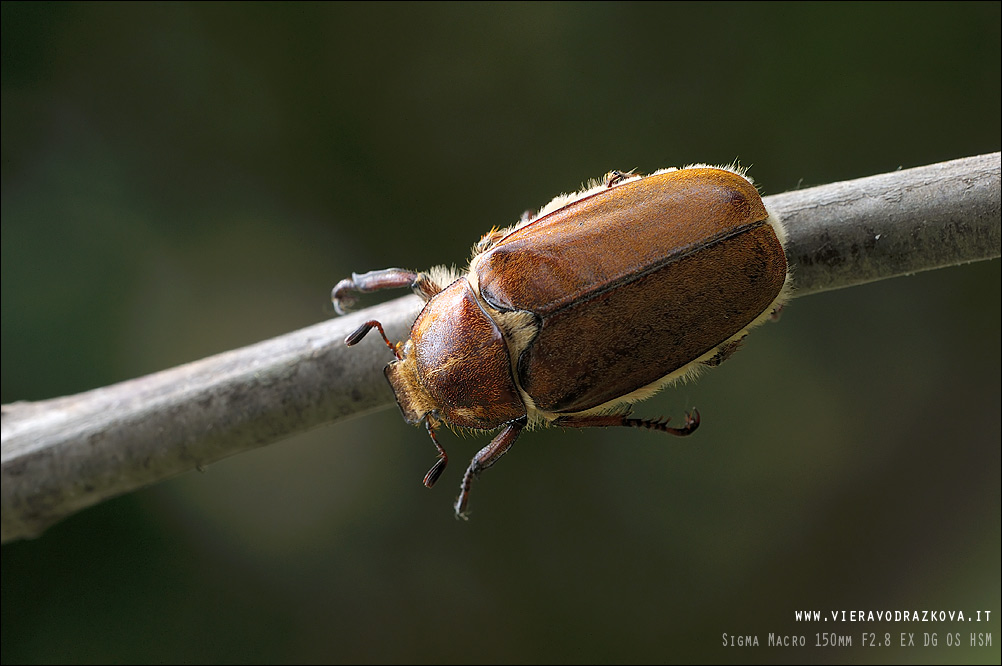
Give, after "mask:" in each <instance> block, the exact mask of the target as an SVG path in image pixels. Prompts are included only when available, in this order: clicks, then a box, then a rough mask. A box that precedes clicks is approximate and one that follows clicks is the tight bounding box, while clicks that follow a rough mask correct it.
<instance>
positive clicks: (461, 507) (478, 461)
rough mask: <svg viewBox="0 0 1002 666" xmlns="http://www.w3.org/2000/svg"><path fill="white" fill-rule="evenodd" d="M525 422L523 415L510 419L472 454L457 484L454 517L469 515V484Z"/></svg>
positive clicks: (507, 446)
mask: <svg viewBox="0 0 1002 666" xmlns="http://www.w3.org/2000/svg"><path fill="white" fill-rule="evenodd" d="M526 422H527V419H526V417H524V416H523V417H522V418H520V419H518V420H516V421H512V422H511V423H509V424H508V425H507V426H505V429H504V430H502V431H501V432H500V433H498V435H497V437H495V438H494V439H492V440H491V443H490V444H488V445H487V446H485V447H484V448H482V449H480V450H479V451H477V455H475V456H473V460H471V461H470V466H469V467H467V468H466V473H465V474H464V475H463V482H462V484H461V485H460V486H459V497H457V498H456V518H462V519H463V520H467V518H468V517H469V516H468V515H467V513H466V506H467V504H469V501H470V486H471V485H473V479H476V478H478V477H479V476H480V473H481V472H483V471H484V470H485V469H487V468H489V467H490V466H491V465H493V464H494V463H496V462H497V461H498V460H499V459H500V458H501V456H503V455H504V454H505V453H507V452H508V449H510V448H511V445H512V444H514V443H515V440H516V439H518V435H519V433H521V432H522V428H524V427H525V424H526Z"/></svg>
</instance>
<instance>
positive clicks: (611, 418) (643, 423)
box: [553, 408, 699, 437]
mask: <svg viewBox="0 0 1002 666" xmlns="http://www.w3.org/2000/svg"><path fill="white" fill-rule="evenodd" d="M629 417H630V413H629V412H624V413H622V414H593V415H588V416H561V417H559V418H558V419H557V420H556V421H554V422H553V425H557V426H562V427H565V428H608V427H610V426H623V427H626V428H647V429H648V430H657V431H659V432H665V433H668V434H669V435H675V436H676V437H685V436H686V435H691V434H692V433H694V432H695V431H696V428H698V427H699V411H698V410H696V409H695V408H694V409H693V410H692V411H691V412H686V414H685V424H683V425H682V427H680V428H673V427H671V426H669V425H668V422H669V421H670V420H671V418H669V417H665V418H663V419H631V418H629Z"/></svg>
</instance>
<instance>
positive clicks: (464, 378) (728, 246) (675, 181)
mask: <svg viewBox="0 0 1002 666" xmlns="http://www.w3.org/2000/svg"><path fill="white" fill-rule="evenodd" d="M784 242H785V233H784V231H783V227H782V225H781V223H780V221H779V220H778V219H776V218H775V217H774V216H772V215H770V214H769V212H768V211H767V210H766V208H765V205H764V204H763V202H762V198H761V197H760V196H759V194H758V191H757V190H756V189H755V187H754V185H752V183H751V181H749V180H748V179H747V178H746V177H745V176H744V174H743V172H740V171H739V170H737V169H733V168H717V167H708V166H703V165H697V166H692V167H686V168H684V169H665V170H661V171H658V172H655V173H653V174H651V175H649V176H638V175H633V174H627V173H622V172H618V171H613V172H611V173H609V174H607V175H606V176H605V178H604V179H602V180H601V181H598V182H593V183H591V185H590V186H589V187H587V188H586V189H584V190H582V191H580V192H577V193H575V194H571V195H561V196H559V197H557V198H556V199H554V200H553V201H551V202H550V203H549V204H547V205H546V206H544V207H543V208H542V209H541V210H540V211H539V212H538V213H537V214H535V215H529V214H526V215H525V216H523V218H522V220H521V221H520V222H519V223H518V224H515V225H514V226H512V227H509V228H507V229H503V230H498V229H492V230H491V231H490V232H488V233H487V234H486V235H484V236H483V238H481V239H480V241H479V242H478V243H477V244H476V246H474V249H473V258H472V259H471V260H470V264H469V268H468V270H467V271H466V272H465V273H462V274H457V273H456V272H455V271H450V270H448V269H445V268H444V267H437V268H433V269H431V270H430V271H428V272H414V271H408V270H402V269H398V268H390V269H385V270H377V271H371V272H369V273H364V274H352V277H351V278H348V279H345V280H342V281H341V282H339V283H338V284H337V286H335V287H334V290H333V292H332V294H331V299H332V301H333V303H334V306H335V309H336V310H337V311H338V312H339V313H343V312H344V311H345V310H346V309H348V308H349V307H350V306H352V305H353V304H354V303H355V301H356V297H357V294H360V293H366V292H372V291H377V290H381V289H387V288H393V287H410V288H411V289H412V290H413V291H414V292H415V293H417V294H418V295H419V296H420V297H421V298H423V299H424V300H425V301H426V304H425V306H424V309H423V310H422V311H421V313H420V314H419V315H418V317H417V319H416V320H415V321H414V324H413V326H412V327H411V331H410V337H409V338H408V339H407V340H406V341H404V342H398V343H396V344H393V343H391V342H390V341H389V340H387V339H386V335H385V333H383V329H382V326H381V325H380V324H379V322H376V321H369V322H366V323H365V324H364V325H362V326H361V327H360V328H359V329H358V330H356V331H355V332H354V333H352V334H351V335H350V336H348V338H347V339H346V340H345V342H346V344H349V345H352V344H356V343H357V342H359V341H360V340H361V339H362V338H363V337H364V336H365V334H366V333H368V332H369V331H370V330H371V329H372V328H378V329H379V331H380V333H381V334H382V335H383V339H384V340H385V341H386V344H387V345H388V346H389V347H390V348H391V349H392V350H393V353H394V355H395V356H396V359H395V360H393V361H391V362H390V363H389V364H388V365H387V366H386V368H385V370H384V374H385V375H386V378H387V379H388V380H389V383H390V386H391V387H392V389H393V392H394V394H395V395H396V399H397V404H398V405H399V406H400V410H401V412H402V413H403V416H404V418H405V419H406V420H407V421H408V422H409V423H411V424H418V423H424V425H425V427H426V429H427V431H428V434H429V435H430V436H431V438H432V441H433V442H434V443H435V446H436V448H437V449H438V456H439V457H438V460H437V461H436V463H435V465H434V466H433V467H432V468H431V470H430V471H429V472H428V474H427V475H426V476H425V479H424V483H425V485H426V486H428V487H431V486H432V485H434V483H435V481H436V480H437V479H438V477H439V476H440V475H441V473H442V471H443V470H444V469H445V466H446V463H447V461H448V457H447V456H446V453H445V450H444V449H443V448H442V446H441V445H440V444H439V443H438V440H437V438H436V437H435V431H436V429H437V428H438V427H440V426H441V425H442V424H443V423H445V424H448V425H451V426H454V427H459V428H470V429H473V430H494V429H498V428H500V432H499V433H498V434H497V435H496V436H495V437H494V438H493V440H492V441H491V442H490V444H488V445H487V446H485V447H484V448H483V449H481V450H480V451H479V452H478V453H477V454H476V455H475V456H474V457H473V459H472V461H471V462H470V464H469V467H468V468H467V470H466V473H465V474H464V476H463V481H462V485H461V488H460V494H459V497H458V499H457V500H456V505H455V510H456V514H457V516H460V517H465V515H466V507H467V502H468V499H469V492H470V486H471V484H472V482H473V479H475V478H477V477H478V476H479V475H480V473H481V472H482V471H483V470H485V469H487V468H488V467H490V466H491V465H493V464H494V463H495V462H497V460H498V459H499V458H501V456H503V455H504V454H505V453H506V452H507V451H508V449H509V448H511V446H512V444H513V443H514V442H515V440H516V439H518V436H519V434H520V433H521V432H522V430H524V429H525V428H527V427H530V426H534V425H557V426H565V427H572V428H589V427H608V426H625V427H643V428H649V429H653V430H658V431H661V432H665V433H669V434H673V435H680V436H681V435H688V434H690V433H692V432H693V431H694V430H695V429H696V428H697V427H698V425H699V413H698V412H696V411H695V410H693V412H692V413H691V414H686V420H685V423H684V424H683V425H681V426H680V427H677V428H676V427H670V426H669V425H668V419H638V418H631V416H630V414H631V405H632V403H634V402H637V401H640V400H644V399H645V398H648V397H650V396H651V395H653V394H654V393H656V392H657V391H658V390H660V389H661V388H663V387H665V386H667V385H669V384H671V383H672V382H674V381H677V380H679V379H682V378H687V377H693V376H695V374H697V373H698V371H699V370H700V369H701V368H702V367H705V366H715V365H719V364H720V363H721V362H723V361H724V360H726V359H727V358H728V357H730V356H731V355H732V354H733V353H734V352H735V351H736V350H737V348H738V347H739V346H740V344H741V341H742V339H743V338H744V336H745V335H746V333H747V331H748V329H749V328H751V327H752V326H755V325H756V324H758V323H760V322H762V321H764V320H765V319H767V318H768V317H769V316H770V314H773V313H776V312H778V311H779V309H780V308H781V307H782V305H783V303H784V302H785V300H786V299H787V298H788V296H789V292H790V275H789V272H788V270H787V261H786V255H785V252H784V249H783V244H784Z"/></svg>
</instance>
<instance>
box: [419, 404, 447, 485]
mask: <svg viewBox="0 0 1002 666" xmlns="http://www.w3.org/2000/svg"><path fill="white" fill-rule="evenodd" d="M424 427H425V428H427V429H428V436H429V437H431V441H432V442H434V443H435V448H436V449H438V460H436V461H435V464H434V465H432V467H431V469H430V470H428V473H427V474H425V475H424V485H425V488H431V487H432V486H434V485H435V482H436V481H438V477H440V476H442V472H444V471H445V466H446V465H448V464H449V455H448V454H447V453H446V452H445V449H443V448H442V445H441V444H439V443H438V438H437V437H435V426H433V425H432V424H431V419H429V418H427V417H426V418H425V420H424Z"/></svg>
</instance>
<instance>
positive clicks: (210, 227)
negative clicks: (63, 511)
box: [0, 2, 1002, 663]
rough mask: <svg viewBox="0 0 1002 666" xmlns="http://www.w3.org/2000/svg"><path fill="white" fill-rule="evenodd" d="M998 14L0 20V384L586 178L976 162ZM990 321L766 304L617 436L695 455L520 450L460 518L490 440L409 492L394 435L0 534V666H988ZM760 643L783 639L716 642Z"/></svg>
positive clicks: (198, 8)
mask: <svg viewBox="0 0 1002 666" xmlns="http://www.w3.org/2000/svg"><path fill="white" fill-rule="evenodd" d="M999 8H1000V5H999V3H977V4H962V3H949V4H931V5H930V4H912V3H908V4H904V3H902V4H874V3H867V4H865V5H864V4H821V5H815V4H794V3H785V4H780V5H756V4H752V3H741V4H736V5H726V4H716V3H714V4H708V5H676V4H667V5H663V4H654V3H644V4H637V5H632V4H586V5H577V4H535V3H534V4H503V5H491V4H487V5H481V4H477V5H461V4H448V5H444V4H442V5H440V4H432V5H425V4H406V5H384V4H378V5H376V4H371V5H370V4H351V5H340V4H338V5H326V4H322V5H315V4H308V5H299V4H290V3H282V4H253V5H241V4H230V3H227V4H209V3H198V4H176V3H170V4H145V3H144V4H117V3H116V4H43V3H31V4H21V3H8V2H5V3H3V5H2V12H3V15H2V31H3V37H2V61H0V62H2V69H3V82H2V85H3V94H2V216H3V224H2V281H0V285H2V296H3V310H2V312H3V316H2V336H0V340H2V396H0V397H2V401H3V402H4V403H8V402H12V401H15V400H35V399H42V398H49V397H54V396H59V395H65V394H69V393H73V392H78V391H82V390H86V389H90V388H94V387H98V386H102V385H106V384H109V383H112V382H116V381H119V380H124V379H128V378H131V377H135V376H138V375H142V374H145V373H149V372H153V371H156V370H160V369H163V368H167V367H170V366H173V365H177V364H180V363H184V362H186V361H191V360H194V359H198V358H201V357H204V356H207V355H210V354H213V353H216V352H221V351H224V350H228V349H233V348H236V347H240V346H242V345H246V344H249V343H253V342H256V341H259V340H262V339H265V338H268V337H271V336H274V335H279V334H282V333H286V332H289V331H292V330H294V329H297V328H299V327H302V326H305V325H308V324H311V323H314V322H317V321H321V320H323V319H325V318H327V317H330V316H333V312H332V310H331V307H330V305H329V303H328V302H327V299H328V297H329V292H330V288H331V286H332V285H333V284H334V283H335V282H336V281H337V280H339V279H340V278H342V277H344V276H345V275H347V274H349V273H350V272H351V271H353V270H356V271H364V270H369V269H373V268H383V267H387V266H397V265H399V266H405V267H410V268H426V267H428V266H431V265H433V264H438V263H452V262H456V263H462V262H463V261H465V260H466V259H467V258H468V252H469V247H470V246H471V245H472V243H473V242H475V241H476V240H477V239H478V238H479V237H480V234H482V233H483V232H485V231H486V230H487V229H489V228H490V227H491V226H493V225H506V224H510V223H512V222H514V221H515V220H516V219H517V218H518V216H519V214H520V213H521V212H522V211H523V210H525V209H527V208H533V207H538V206H540V205H542V204H543V203H545V202H546V201H548V200H549V199H550V198H551V197H552V196H554V195H555V194H557V193H560V192H564V191H569V190H573V189H575V188H577V187H578V186H579V185H580V184H581V183H582V182H583V181H585V180H587V179H588V178H591V177H596V176H600V175H601V174H603V173H605V172H606V171H608V170H610V169H612V168H619V169H634V168H636V169H638V170H639V171H640V172H649V171H653V170H655V169H657V168H660V167H664V166H680V165H684V164H687V163H691V162H709V163H727V162H731V161H732V160H734V159H735V158H737V159H739V160H740V161H741V163H742V164H744V165H746V166H750V167H751V172H750V173H751V175H752V176H753V177H754V178H755V180H756V182H757V183H758V185H759V186H760V188H761V190H762V191H763V193H764V194H771V193H778V192H782V191H785V190H789V189H793V188H797V187H805V186H810V185H815V184H822V183H827V182H832V181H837V180H844V179H850V178H855V177H860V176H867V175H871V174H875V173H882V172H886V171H891V170H894V169H896V168H898V167H911V166H918V165H923V164H929V163H933V162H938V161H941V160H947V159H953V158H958V157H964V156H969V155H975V154H980V153H986V152H991V151H997V150H999V148H1000V118H1002V113H1000V80H1002V77H1000V71H999V70H1000V10H999ZM1000 300H1002V299H1000V274H999V261H992V262H983V263H981V264H976V265H970V266H965V267H962V268H953V269H948V270H940V271H934V272H932V273H925V274H921V275H917V276H914V277H909V278H899V279H895V280H890V281H885V282H881V283H877V284H872V285H867V286H863V287H858V288H853V289H847V290H843V291H839V292H832V293H827V294H822V295H816V296H812V297H809V298H803V299H798V300H796V301H794V302H793V303H792V305H791V306H790V307H789V308H787V310H786V311H785V312H784V315H783V318H782V321H781V322H779V323H778V324H775V325H768V326H764V327H763V328H762V329H760V330H758V331H756V332H755V333H754V334H753V335H752V336H751V337H750V338H749V340H748V341H747V343H746V345H745V348H744V349H743V350H742V351H741V353H739V354H737V355H736V356H735V357H734V359H732V360H730V361H728V362H727V363H726V364H724V365H723V366H722V367H720V368H719V369H717V370H714V371H712V372H708V373H706V374H705V375H704V377H703V378H702V379H701V380H700V381H699V382H697V383H694V384H688V385H685V386H681V387H678V388H676V389H674V390H669V391H665V392H663V393H662V394H660V395H659V396H657V397H656V398H655V399H653V400H650V401H649V402H646V403H643V404H642V405H640V406H639V407H638V409H637V411H638V413H639V414H641V415H644V416H648V417H654V416H658V415H671V416H673V417H675V418H679V417H680V416H681V415H682V413H683V411H684V410H685V409H687V408H691V407H692V406H693V405H696V406H698V407H699V409H700V411H701V412H702V415H703V426H702V428H701V429H700V431H699V433H698V434H697V435H696V436H695V437H693V438H691V439H688V440H675V439H672V438H666V437H664V436H662V435H658V434H656V433H647V432H639V431H637V432H634V431H617V430H609V431H603V430H596V431H582V432H578V431H570V430H567V431H559V430H553V431H545V432H535V433H529V434H527V435H524V436H523V437H522V438H521V439H520V440H519V442H518V443H517V445H516V446H515V447H514V448H513V449H512V451H511V452H510V453H509V455H508V456H507V457H506V458H505V459H504V460H503V461H501V462H500V463H499V464H498V465H497V466H496V467H495V468H493V469H492V470H490V471H489V472H488V473H487V474H485V475H484V478H483V479H482V481H481V482H480V483H478V484H477V486H476V487H475V488H474V494H473V497H472V509H473V517H472V520H471V521H470V522H469V523H465V524H464V523H461V522H457V521H456V520H454V519H453V516H452V509H451V507H452V501H453V499H454V497H455V491H456V489H457V486H458V481H459V476H460V473H461V471H462V468H463V467H464V465H465V460H467V459H468V457H469V456H471V455H472V454H473V452H474V451H475V450H476V449H477V448H478V447H480V446H482V445H483V444H485V443H486V441H487V438H486V437H484V436H480V437H466V438H457V437H454V436H453V435H451V434H450V433H443V434H442V442H443V444H444V446H445V447H446V449H447V450H448V451H449V453H450V455H451V457H452V460H453V464H452V466H451V467H450V469H449V470H448V471H447V472H446V475H445V476H444V477H443V479H442V480H441V482H440V483H439V485H438V487H436V488H435V489H434V490H432V491H428V490H426V489H425V488H423V487H422V485H421V478H422V476H423V474H424V473H425V471H426V470H427V468H428V467H429V466H430V465H431V463H432V462H433V460H434V450H433V447H432V445H431V443H430V442H429V441H428V438H427V436H426V435H425V433H424V432H423V431H421V430H420V429H416V428H411V427H409V426H407V425H405V424H404V423H403V421H402V419H401V418H400V416H399V414H398V413H397V412H396V411H395V410H392V411H391V410H386V411H384V412H382V413H378V414H375V415H370V416H367V417H364V418H358V419H355V420H353V421H351V422H348V423H344V424H339V425H337V426H331V427H325V428H320V429H317V430H315V431H313V432H310V433H309V434H307V435H302V436H298V437H294V438H291V439H288V440H286V441H283V442H280V443H278V444H276V445H274V446H270V447H266V448H264V449H261V450H258V451H255V452H252V453H248V454H245V455H241V456H237V457H235V458H231V459H229V460H226V461H223V462H220V463H217V464H215V465H212V466H211V467H210V468H209V469H208V470H207V472H206V473H204V474H198V473H191V474H187V475H184V476H181V477H179V478H177V479H175V480H172V481H170V482H167V483H163V484H160V485H158V486H156V487H153V488H150V489H147V490H145V491H142V492H138V493H135V494H133V495H130V496H127V497H122V498H119V499H116V500H113V501H110V502H107V503H104V504H102V505H100V506H97V507H95V508H92V509H89V510H87V511H84V512H82V513H80V514H78V515H76V516H73V517H72V518H70V519H68V520H66V521H64V522H63V523H61V524H59V525H57V526H55V527H53V528H52V529H51V530H49V531H48V532H47V533H46V534H45V535H43V536H42V537H41V538H39V539H37V540H34V541H30V542H19V543H13V544H8V545H6V546H4V547H3V549H2V558H3V566H2V576H3V578H2V623H3V624H2V634H0V635H2V657H3V661H4V662H5V663H15V662H25V663H28V662H78V663H80V662H94V663H98V662H113V663H114V662H117V663H132V662H160V663H175V662H181V663H185V662H414V663H438V662H444V663H469V662H472V663H480V662H520V663H540V662H542V663H551V662H554V663H555V662H589V661H594V662H611V663H635V662H638V663H651V662H653V663H663V662H677V661H698V662H709V661H718V660H721V661H725V662H791V663H792V662H797V661H800V660H807V661H811V662H832V661H833V662H845V661H850V660H859V661H868V662H885V661H907V662H912V661H921V662H937V661H940V660H946V661H950V662H963V661H969V660H970V661H976V662H994V663H998V662H999V658H1000V649H999V647H998V646H999V645H1000V643H1002V635H1000V631H999V629H1000V626H999V619H998V618H999V613H1000V566H999V562H1000V460H999V450H1000V447H999V440H1000V425H999V424H1000V324H999V321H1000ZM387 390H389V389H387ZM801 609H803V610H809V609H817V610H821V611H823V612H824V613H825V614H826V615H828V613H829V611H831V610H836V609H838V610H842V609H845V610H853V609H856V610H892V611H893V610H926V609H945V610H951V609H959V610H963V611H964V612H965V613H972V612H974V611H976V610H982V611H984V610H990V611H992V616H991V621H990V622H982V623H980V624H975V623H967V624H964V625H959V624H955V623H942V624H908V625H905V624H902V623H893V622H892V623H881V622H875V623H844V624H843V623H834V622H832V621H828V622H825V623H821V624H803V623H801V624H798V623H796V622H794V619H793V614H794V611H796V610H801ZM819 631H825V632H832V631H834V632H837V633H838V634H839V635H849V636H851V637H852V640H853V646H854V647H853V648H851V649H844V648H837V649H823V648H816V647H812V646H813V645H814V643H815V641H816V637H815V634H816V633H817V632H819ZM864 631H865V632H875V633H876V634H877V635H878V638H879V639H880V640H882V639H883V634H884V633H885V632H890V633H891V635H892V637H893V641H894V643H895V645H897V644H898V637H899V634H900V632H914V633H916V643H917V644H918V645H919V646H920V647H915V648H901V647H891V648H885V647H881V648H861V647H859V646H860V642H861V636H862V633H863V632H864ZM972 631H987V632H992V634H993V641H994V643H993V645H994V646H993V647H987V648H986V647H981V648H969V647H966V646H968V644H969V634H970V632H972ZM769 632H777V633H782V634H796V635H804V636H805V637H806V638H807V642H808V645H809V647H807V648H804V649H793V648H787V649H775V648H768V647H759V648H725V647H723V646H722V645H721V644H722V634H724V633H727V634H735V635H745V634H758V635H759V638H760V640H761V641H763V642H764V641H765V638H766V636H767V634H768V633H769ZM922 632H930V633H931V632H938V634H939V645H938V646H937V647H928V648H923V647H921V640H922ZM947 632H960V636H961V638H962V642H963V645H964V646H965V647H962V648H955V647H947V645H946V633H947Z"/></svg>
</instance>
